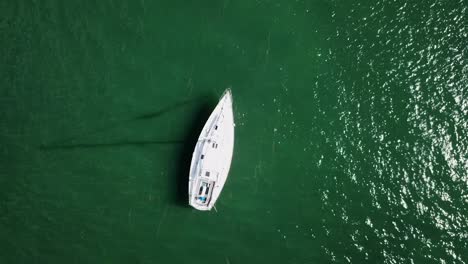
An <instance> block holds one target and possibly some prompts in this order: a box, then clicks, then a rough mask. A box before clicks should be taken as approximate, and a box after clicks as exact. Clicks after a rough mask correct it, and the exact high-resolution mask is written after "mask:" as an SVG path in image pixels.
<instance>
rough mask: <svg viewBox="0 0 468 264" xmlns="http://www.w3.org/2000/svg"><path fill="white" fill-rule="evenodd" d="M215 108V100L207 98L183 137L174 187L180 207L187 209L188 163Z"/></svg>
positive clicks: (176, 200) (195, 113)
mask: <svg viewBox="0 0 468 264" xmlns="http://www.w3.org/2000/svg"><path fill="white" fill-rule="evenodd" d="M215 106H216V101H215V98H209V99H208V98H207V99H206V100H204V102H202V103H201V104H200V105H199V107H198V109H197V110H196V111H195V112H194V115H193V118H192V121H191V123H190V124H189V125H188V127H187V130H186V131H187V132H186V133H185V135H184V136H183V139H184V140H183V144H182V147H181V149H180V152H179V157H178V160H177V169H176V177H174V179H175V183H174V186H175V187H176V190H175V199H174V200H175V202H176V204H177V205H179V206H182V207H189V204H188V201H189V200H188V199H189V197H188V181H189V175H190V163H191V161H192V153H193V150H194V149H195V145H196V143H197V140H198V137H199V136H200V133H201V131H202V129H203V126H204V125H205V123H206V120H208V117H209V116H210V114H211V112H212V111H213V109H214V107H215Z"/></svg>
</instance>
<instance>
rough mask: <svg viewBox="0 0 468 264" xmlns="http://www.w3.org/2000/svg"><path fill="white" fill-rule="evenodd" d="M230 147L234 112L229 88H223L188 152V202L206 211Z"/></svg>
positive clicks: (215, 194)
mask: <svg viewBox="0 0 468 264" xmlns="http://www.w3.org/2000/svg"><path fill="white" fill-rule="evenodd" d="M233 150H234V115H233V112H232V95H231V90H229V89H227V90H226V91H225V92H224V94H223V96H222V97H221V99H220V101H219V103H218V105H216V108H215V109H214V110H213V113H211V115H210V117H209V118H208V121H207V122H206V124H205V126H204V127H203V130H202V132H201V134H200V137H199V138H198V141H197V144H196V146H195V150H194V152H193V154H192V163H191V164H190V177H189V190H188V191H189V204H190V205H191V206H192V207H194V208H195V209H198V210H202V211H208V210H211V208H212V207H213V206H214V204H215V202H216V200H217V199H218V197H219V195H220V194H221V190H222V189H223V187H224V183H225V182H226V179H227V176H228V173H229V168H230V167H231V160H232V153H233Z"/></svg>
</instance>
